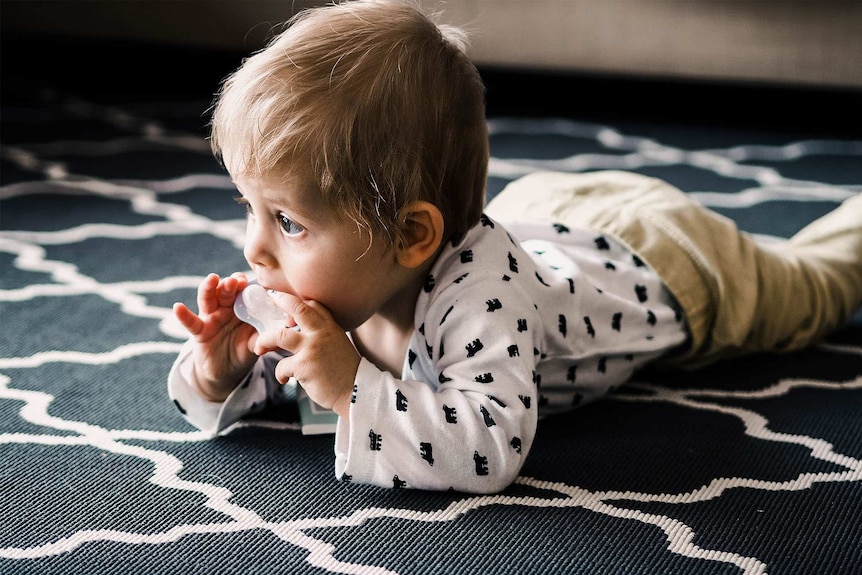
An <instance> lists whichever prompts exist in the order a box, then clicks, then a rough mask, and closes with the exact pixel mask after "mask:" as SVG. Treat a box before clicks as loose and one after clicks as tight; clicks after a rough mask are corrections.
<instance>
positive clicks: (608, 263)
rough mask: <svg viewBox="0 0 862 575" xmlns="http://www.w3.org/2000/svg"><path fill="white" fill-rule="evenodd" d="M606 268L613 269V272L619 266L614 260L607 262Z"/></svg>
mask: <svg viewBox="0 0 862 575" xmlns="http://www.w3.org/2000/svg"><path fill="white" fill-rule="evenodd" d="M605 269H606V270H611V271H612V272H613V271H616V269H617V266H615V265H614V264H613V262H605Z"/></svg>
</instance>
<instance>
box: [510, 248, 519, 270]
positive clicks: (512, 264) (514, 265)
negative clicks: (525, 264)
mask: <svg viewBox="0 0 862 575" xmlns="http://www.w3.org/2000/svg"><path fill="white" fill-rule="evenodd" d="M509 271H510V272H512V273H515V274H516V273H518V260H517V259H516V258H515V256H513V255H512V252H509Z"/></svg>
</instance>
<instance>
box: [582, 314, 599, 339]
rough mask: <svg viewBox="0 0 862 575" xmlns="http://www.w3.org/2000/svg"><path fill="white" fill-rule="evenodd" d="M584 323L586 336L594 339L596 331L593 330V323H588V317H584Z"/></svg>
mask: <svg viewBox="0 0 862 575" xmlns="http://www.w3.org/2000/svg"><path fill="white" fill-rule="evenodd" d="M584 323H585V324H586V326H587V335H589V336H590V337H592V338H595V337H596V330H595V328H593V322H591V321H590V316H588V315H585V316H584Z"/></svg>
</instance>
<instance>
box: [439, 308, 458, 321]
mask: <svg viewBox="0 0 862 575" xmlns="http://www.w3.org/2000/svg"><path fill="white" fill-rule="evenodd" d="M453 309H455V306H454V305H450V306H449V309H447V310H446V313H444V314H443V317H442V318H440V325H443V323H444V322H445V321H446V318H447V317H449V314H450V313H452V310H453Z"/></svg>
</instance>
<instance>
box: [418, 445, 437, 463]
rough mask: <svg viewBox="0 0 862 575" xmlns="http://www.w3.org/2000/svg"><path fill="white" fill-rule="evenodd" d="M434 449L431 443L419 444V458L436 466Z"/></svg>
mask: <svg viewBox="0 0 862 575" xmlns="http://www.w3.org/2000/svg"><path fill="white" fill-rule="evenodd" d="M433 451H434V448H433V446H432V445H431V444H430V443H427V442H425V441H422V442H420V443H419V456H420V457H421V458H422V459H424V460H425V461H427V462H428V465H430V466H432V467H433V466H434V454H433Z"/></svg>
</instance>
